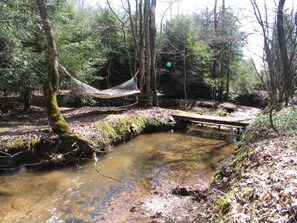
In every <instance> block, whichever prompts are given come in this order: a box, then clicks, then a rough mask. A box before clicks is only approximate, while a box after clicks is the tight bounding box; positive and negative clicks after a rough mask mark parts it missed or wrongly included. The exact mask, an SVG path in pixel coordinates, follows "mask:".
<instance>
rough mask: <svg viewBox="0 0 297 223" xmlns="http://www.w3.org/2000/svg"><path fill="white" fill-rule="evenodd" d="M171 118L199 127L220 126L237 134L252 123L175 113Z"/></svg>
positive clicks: (246, 120)
mask: <svg viewBox="0 0 297 223" xmlns="http://www.w3.org/2000/svg"><path fill="white" fill-rule="evenodd" d="M172 117H173V118H174V119H175V120H183V121H190V122H195V123H199V124H201V125H215V126H218V128H219V129H220V128H221V126H224V127H231V128H236V129H237V132H238V133H239V132H240V130H244V129H245V128H246V127H247V126H248V125H249V124H250V122H251V121H252V119H244V118H243V119H240V118H231V117H219V116H209V115H197V114H192V113H186V112H175V113H173V114H172Z"/></svg>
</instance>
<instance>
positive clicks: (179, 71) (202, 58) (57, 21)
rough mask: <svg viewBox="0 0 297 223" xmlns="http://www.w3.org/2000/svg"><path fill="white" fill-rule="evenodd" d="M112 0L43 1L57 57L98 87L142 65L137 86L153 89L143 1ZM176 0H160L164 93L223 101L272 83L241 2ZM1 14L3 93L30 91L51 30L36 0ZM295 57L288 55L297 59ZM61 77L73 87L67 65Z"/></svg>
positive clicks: (41, 69) (158, 53) (159, 61)
mask: <svg viewBox="0 0 297 223" xmlns="http://www.w3.org/2000/svg"><path fill="white" fill-rule="evenodd" d="M107 2H108V4H106V2H105V3H104V4H102V3H100V5H97V6H96V7H90V6H89V5H88V4H87V3H88V1H81V0H80V1H79V0H77V1H76V0H64V1H61V0H53V1H47V2H46V3H47V9H48V12H49V16H50V18H51V22H52V25H53V30H54V35H55V39H56V44H57V51H58V58H59V62H60V63H62V64H63V65H64V66H65V67H67V69H68V70H69V71H70V72H71V73H72V74H73V75H74V76H75V77H76V78H78V79H80V80H82V81H84V82H86V83H87V84H89V85H92V86H94V87H95V88H97V89H106V88H110V87H112V86H115V85H117V84H120V83H122V82H124V81H126V80H128V79H130V78H131V77H132V76H133V75H134V74H135V73H136V72H137V71H139V70H140V71H143V75H144V76H143V77H142V76H140V77H139V79H138V85H139V88H140V89H141V90H142V91H151V90H152V89H151V88H150V87H147V86H146V85H148V84H147V83H148V82H149V81H150V79H148V78H147V77H149V76H148V73H149V72H150V71H149V69H148V67H149V66H150V62H149V61H150V60H149V59H148V58H149V57H150V56H151V54H150V52H151V49H150V50H149V46H151V45H150V43H149V42H147V41H150V38H151V37H150V36H146V34H147V33H148V32H146V29H147V28H149V27H147V25H146V24H147V23H146V22H147V20H148V19H147V8H146V5H145V4H146V3H145V1H144V2H142V1H141V4H142V5H141V4H140V3H138V4H137V5H136V3H135V2H134V1H123V4H122V5H121V4H115V3H114V1H107ZM252 2H253V1H251V3H252ZM33 3H34V4H33ZM175 3H176V2H175V1H171V2H170V1H169V2H167V3H166V4H165V3H164V2H163V1H162V2H161V3H160V4H162V5H161V6H160V5H158V4H159V3H158V2H157V8H158V7H160V8H162V9H163V8H164V10H163V12H162V13H161V14H160V13H159V14H158V15H157V22H156V23H157V24H156V27H157V29H156V30H157V33H156V36H155V41H156V44H155V47H154V49H155V60H156V61H155V63H156V65H155V67H154V70H155V72H156V83H157V91H158V93H159V94H160V95H163V96H164V97H169V98H185V99H187V98H205V99H215V100H218V101H223V100H235V99H236V98H237V97H238V96H240V95H247V94H251V93H252V92H254V90H259V91H260V90H265V91H267V87H265V86H263V84H264V83H266V82H267V81H269V78H267V75H265V69H266V68H265V66H264V68H263V69H262V68H261V69H262V70H260V71H259V70H258V71H257V70H256V69H255V66H254V63H253V61H252V60H251V59H250V58H248V57H247V56H246V55H245V54H244V47H246V44H247V38H248V36H249V35H250V32H247V31H246V30H245V29H243V27H242V24H244V22H242V20H243V19H245V18H243V16H242V14H241V12H240V11H239V10H236V9H234V8H232V7H228V6H227V5H225V1H214V3H216V4H215V5H212V7H211V8H210V7H207V6H205V7H204V8H203V9H201V10H199V11H198V10H197V11H196V12H193V13H191V14H186V13H176V14H174V13H172V8H171V7H173V6H174V5H173V4H175ZM269 10H272V9H269ZM159 11H160V10H159ZM159 11H158V12H159ZM285 16H286V20H285V21H286V22H287V23H286V25H285V29H286V30H285V33H286V34H289V33H291V34H292V35H293V36H291V37H290V38H287V39H290V42H287V45H288V46H291V48H290V50H289V51H288V53H290V52H292V51H294V50H295V48H294V46H296V32H294V31H293V30H291V27H293V29H294V11H293V10H292V9H291V10H290V9H288V10H286V11H285ZM0 21H1V31H0V57H1V61H0V77H1V79H0V95H1V97H8V96H18V97H19V98H26V97H28V95H30V94H31V93H32V92H34V91H36V90H39V89H41V86H42V83H43V81H44V78H45V77H46V75H45V74H46V72H47V69H46V68H47V63H46V60H47V54H46V51H47V45H46V38H45V35H44V33H43V30H42V25H41V24H42V23H41V22H40V16H39V14H38V9H37V6H36V4H35V1H29V0H27V1H21V0H15V1H1V2H0ZM274 27H276V24H275V26H274ZM290 30H291V31H290ZM251 32H252V31H251ZM270 33H273V28H272V31H270ZM269 37H271V38H272V39H276V36H273V35H271V36H269ZM257 53H259V52H257ZM266 54H267V52H266ZM263 59H265V58H263ZM290 59H291V63H293V62H294V61H296V59H295V60H294V58H290ZM264 62H265V61H264ZM266 63H267V61H266ZM275 69H276V71H277V69H278V70H279V69H281V68H277V67H275ZM290 72H291V73H294V72H296V69H295V68H292V71H290ZM140 73H141V72H140ZM259 74H260V75H259ZM259 76H260V77H259ZM268 76H269V75H268ZM293 76H294V75H293ZM293 76H292V77H293ZM294 78H296V76H294ZM261 80H262V81H261ZM278 80H279V79H278ZM294 80H295V79H294ZM146 81H147V83H146ZM59 83H60V86H59V87H60V89H62V90H63V89H69V88H70V82H69V78H67V76H66V75H63V72H61V75H60V82H59ZM276 88H277V87H276ZM277 91H280V92H281V91H282V90H281V89H280V88H279V89H278V90H277Z"/></svg>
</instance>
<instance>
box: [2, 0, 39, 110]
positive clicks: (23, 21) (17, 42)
mask: <svg viewBox="0 0 297 223" xmlns="http://www.w3.org/2000/svg"><path fill="white" fill-rule="evenodd" d="M0 19H1V31H0V58H1V59H0V77H1V78H0V90H1V91H2V92H4V96H7V95H8V94H9V93H10V94H13V95H15V96H20V97H21V98H22V99H21V100H22V101H23V104H24V110H29V109H30V106H31V93H32V91H33V90H36V89H37V88H38V87H39V86H40V83H41V79H42V75H41V74H42V71H43V70H44V66H43V64H44V59H45V58H44V57H43V55H42V54H40V52H42V51H43V50H44V45H43V43H44V38H43V36H42V35H40V30H41V29H40V26H38V25H36V24H38V23H37V22H36V21H37V19H38V17H37V16H36V9H35V8H34V6H32V5H31V4H29V2H27V1H25V2H24V1H18V0H17V1H14V2H13V3H12V2H9V1H4V2H2V1H1V2H0Z"/></svg>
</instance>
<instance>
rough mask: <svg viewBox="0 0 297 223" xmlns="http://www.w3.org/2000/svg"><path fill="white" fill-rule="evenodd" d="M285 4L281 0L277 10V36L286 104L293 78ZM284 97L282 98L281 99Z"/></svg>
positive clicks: (283, 0)
mask: <svg viewBox="0 0 297 223" xmlns="http://www.w3.org/2000/svg"><path fill="white" fill-rule="evenodd" d="M284 5H285V0H280V1H279V5H278V10H277V38H278V45H279V50H280V57H281V65H282V72H283V77H284V87H283V89H284V93H285V100H286V106H287V105H288V101H289V95H290V94H291V92H290V90H291V89H292V88H291V84H290V83H292V80H290V76H291V75H290V61H289V57H288V50H287V44H286V36H285V30H284ZM281 100H282V98H280V101H281Z"/></svg>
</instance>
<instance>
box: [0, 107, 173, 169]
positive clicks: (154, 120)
mask: <svg viewBox="0 0 297 223" xmlns="http://www.w3.org/2000/svg"><path fill="white" fill-rule="evenodd" d="M61 111H62V113H63V115H64V117H65V118H66V120H67V122H68V123H69V124H70V126H71V128H72V130H73V133H77V134H79V135H80V136H82V137H83V138H84V139H86V140H88V141H90V142H91V143H92V144H94V145H96V147H98V153H101V152H106V151H107V150H108V148H109V146H110V145H113V144H116V143H121V142H124V141H126V140H129V139H131V138H133V137H135V136H137V135H139V134H141V133H142V132H145V131H157V130H170V129H171V128H173V127H174V124H175V122H174V120H173V118H172V117H171V115H170V111H169V110H165V109H160V108H150V109H140V108H127V107H118V108H94V107H82V108H78V109H77V108H61ZM0 133H1V135H0V140H1V141H0V153H1V156H0V165H1V168H2V169H3V170H5V169H7V170H8V169H13V168H18V167H20V166H44V165H60V164H61V165H68V164H76V163H77V164H79V163H80V162H83V159H80V157H82V158H91V157H85V156H84V154H82V153H80V154H77V151H79V150H77V146H76V145H70V146H72V149H70V150H69V151H70V152H68V153H67V154H60V153H59V152H58V150H59V144H60V139H59V138H58V136H56V135H54V134H53V133H52V131H51V129H50V126H49V125H48V122H47V116H46V112H45V110H44V109H42V108H39V107H34V108H32V110H31V111H30V113H22V112H19V113H12V114H10V115H9V116H4V117H3V118H2V119H1V122H0Z"/></svg>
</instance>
